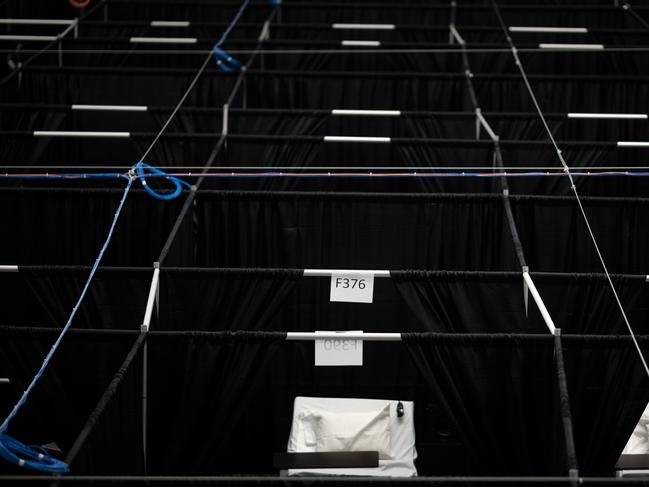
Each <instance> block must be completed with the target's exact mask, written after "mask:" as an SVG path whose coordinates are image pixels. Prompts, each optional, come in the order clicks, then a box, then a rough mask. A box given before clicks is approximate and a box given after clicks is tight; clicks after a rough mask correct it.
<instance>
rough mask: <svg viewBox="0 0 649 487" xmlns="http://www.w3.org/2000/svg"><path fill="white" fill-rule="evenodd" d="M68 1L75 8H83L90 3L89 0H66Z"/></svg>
mask: <svg viewBox="0 0 649 487" xmlns="http://www.w3.org/2000/svg"><path fill="white" fill-rule="evenodd" d="M68 3H69V4H70V5H72V6H73V7H75V8H84V7H87V6H88V5H90V0H68Z"/></svg>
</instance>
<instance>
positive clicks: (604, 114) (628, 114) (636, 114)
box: [568, 112, 649, 120]
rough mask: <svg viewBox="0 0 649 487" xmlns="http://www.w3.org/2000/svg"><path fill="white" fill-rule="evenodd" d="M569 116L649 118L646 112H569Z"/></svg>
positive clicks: (622, 118)
mask: <svg viewBox="0 0 649 487" xmlns="http://www.w3.org/2000/svg"><path fill="white" fill-rule="evenodd" d="M568 118H602V119H620V120H624V119H629V120H646V119H647V118H649V116H647V114H646V113H580V112H571V113H568Z"/></svg>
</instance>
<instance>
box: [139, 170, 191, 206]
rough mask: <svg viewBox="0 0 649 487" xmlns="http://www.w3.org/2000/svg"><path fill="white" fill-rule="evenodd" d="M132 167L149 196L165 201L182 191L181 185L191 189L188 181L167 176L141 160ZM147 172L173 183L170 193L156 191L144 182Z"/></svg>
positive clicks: (175, 196)
mask: <svg viewBox="0 0 649 487" xmlns="http://www.w3.org/2000/svg"><path fill="white" fill-rule="evenodd" d="M134 169H135V174H136V175H137V177H138V179H139V180H140V182H141V183H142V187H143V188H144V190H145V191H146V192H147V193H149V194H150V195H151V196H153V197H154V198H156V199H159V200H165V201H169V200H173V199H174V198H177V197H178V195H180V193H182V190H183V187H185V188H187V189H191V187H192V186H191V184H189V183H188V182H186V181H183V180H182V179H180V178H176V177H173V176H167V175H166V173H165V172H164V171H161V170H160V169H156V168H155V167H152V166H149V165H148V164H146V163H144V162H141V161H140V162H138V163H137V164H136V165H135V166H134ZM147 174H154V175H155V176H157V177H162V178H163V179H166V180H168V181H170V182H172V183H173V185H174V190H173V191H172V192H171V193H164V194H161V193H157V192H156V191H154V190H153V189H152V188H151V187H150V186H149V184H148V183H147V182H146V177H147Z"/></svg>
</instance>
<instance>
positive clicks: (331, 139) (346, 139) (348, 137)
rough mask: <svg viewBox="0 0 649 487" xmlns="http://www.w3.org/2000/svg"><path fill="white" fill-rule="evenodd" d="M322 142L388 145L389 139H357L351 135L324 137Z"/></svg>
mask: <svg viewBox="0 0 649 487" xmlns="http://www.w3.org/2000/svg"><path fill="white" fill-rule="evenodd" d="M323 140H324V141H325V142H362V143H367V144H372V143H379V144H389V143H390V142H391V140H392V139H391V138H390V137H357V136H352V135H325V136H324V138H323Z"/></svg>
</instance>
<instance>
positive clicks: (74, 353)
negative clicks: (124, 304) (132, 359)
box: [0, 326, 136, 472]
mask: <svg viewBox="0 0 649 487" xmlns="http://www.w3.org/2000/svg"><path fill="white" fill-rule="evenodd" d="M59 332H60V330H58V329H44V328H28V327H11V326H0V376H1V377H7V378H9V379H10V381H11V384H10V385H3V386H2V387H3V392H2V395H1V396H0V397H1V399H0V407H1V410H0V416H2V418H3V419H4V418H5V417H6V416H7V415H8V414H9V411H10V410H11V408H13V406H14V404H15V403H16V402H17V401H18V399H19V397H20V395H21V394H22V392H23V391H24V390H25V389H26V388H27V385H28V384H29V383H30V382H31V380H32V378H33V377H34V375H35V374H36V372H37V370H38V368H39V367H40V366H41V363H42V361H43V358H44V357H45V355H46V354H47V352H48V351H49V349H50V347H51V346H52V344H53V343H54V341H55V340H56V337H57V335H58V333H59ZM135 338H136V336H135V335H134V334H130V333H113V334H110V335H102V334H97V333H94V332H88V331H77V330H70V332H68V334H67V335H66V337H65V338H64V340H63V341H62V342H61V345H60V347H59V349H58V350H57V352H56V353H55V354H54V356H53V358H52V361H51V362H50V365H49V366H48V368H47V369H46V370H45V373H44V374H43V376H42V378H41V379H40V381H39V383H38V384H37V386H36V387H35V389H34V390H33V391H32V393H31V395H30V396H29V399H28V401H27V402H26V403H25V405H24V406H23V407H22V408H21V409H20V412H19V413H18V415H17V416H16V418H15V419H14V421H13V422H12V423H11V425H10V427H9V430H8V432H9V434H10V435H12V436H13V437H15V438H17V439H19V440H20V441H22V442H23V443H25V444H28V445H32V444H33V445H43V444H46V443H50V442H54V443H56V444H57V445H58V447H59V448H60V449H61V450H62V451H63V456H64V455H65V454H66V453H67V451H68V449H69V448H70V447H71V446H72V442H73V441H74V439H75V438H76V436H77V434H78V432H79V431H80V430H81V427H82V426H83V424H84V423H85V421H86V418H87V417H88V415H89V414H90V412H91V411H92V409H93V408H94V406H95V404H96V402H97V400H98V399H99V397H100V396H101V394H102V392H103V391H104V389H105V388H106V386H107V385H108V383H109V382H110V380H111V378H112V376H113V374H114V373H115V371H116V370H117V368H118V367H119V364H120V363H121V361H122V360H123V359H124V357H125V355H126V354H127V352H128V350H129V349H130V347H131V345H132V343H133V342H134V341H135ZM115 427H116V428H119V426H115ZM104 448H105V449H111V448H118V445H114V446H110V447H107V446H102V449H101V450H100V451H105V450H104ZM61 459H62V458H61ZM0 469H5V470H3V471H5V472H6V471H7V470H9V471H13V470H11V467H10V466H9V465H8V464H6V463H5V462H1V463H0Z"/></svg>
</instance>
